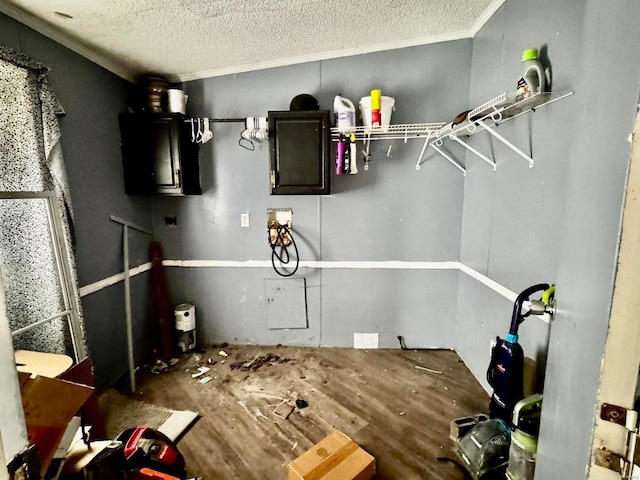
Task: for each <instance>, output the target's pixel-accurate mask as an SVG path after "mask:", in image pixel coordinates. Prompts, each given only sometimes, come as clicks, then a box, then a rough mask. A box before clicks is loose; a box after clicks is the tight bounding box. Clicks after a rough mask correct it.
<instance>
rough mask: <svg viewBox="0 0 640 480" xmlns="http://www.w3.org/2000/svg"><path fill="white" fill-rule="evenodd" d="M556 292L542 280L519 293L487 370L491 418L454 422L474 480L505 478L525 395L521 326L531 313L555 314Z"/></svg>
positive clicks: (454, 434) (461, 455) (454, 431)
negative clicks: (517, 414) (515, 415)
mask: <svg viewBox="0 0 640 480" xmlns="http://www.w3.org/2000/svg"><path fill="white" fill-rule="evenodd" d="M540 291H542V292H543V294H542V298H541V299H540V300H529V297H530V296H531V295H533V294H534V293H536V292H540ZM554 294H555V286H551V287H550V286H549V285H548V284H546V283H540V284H537V285H533V286H531V287H529V288H527V289H526V290H524V291H523V292H522V293H521V294H520V295H518V297H517V298H516V301H515V303H514V305H513V315H512V317H511V326H510V328H509V333H508V334H507V337H506V339H504V340H503V339H501V338H500V337H496V344H495V346H494V347H493V348H492V351H491V362H490V364H489V368H488V370H487V380H488V381H489V384H490V385H491V387H493V394H492V396H491V401H490V403H489V417H490V418H489V419H486V417H485V418H484V419H481V418H476V417H466V418H462V419H458V420H454V421H453V422H452V433H451V435H450V436H451V438H452V440H453V443H454V445H453V447H454V448H453V450H454V452H455V453H456V454H457V456H458V457H459V458H460V459H461V460H462V462H460V465H461V466H462V467H464V469H465V470H466V471H467V472H468V473H469V474H470V476H471V477H472V478H473V479H474V480H494V479H500V480H502V479H504V478H505V471H506V469H507V465H508V464H509V447H510V445H511V436H512V430H513V425H512V416H513V411H514V407H515V406H516V405H518V404H519V402H520V401H521V400H522V399H523V397H524V393H523V390H524V385H523V384H524V353H523V351H522V347H521V346H520V344H519V343H518V327H519V326H520V324H521V323H522V322H523V321H524V319H525V318H526V317H528V316H529V315H542V314H544V313H553V308H552V306H551V303H552V298H553V296H554ZM516 423H519V422H516ZM516 426H517V425H516ZM462 427H464V428H462ZM513 478H516V479H518V480H520V479H519V478H518V477H513ZM524 478H526V477H524Z"/></svg>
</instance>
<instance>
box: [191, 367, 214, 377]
mask: <svg viewBox="0 0 640 480" xmlns="http://www.w3.org/2000/svg"><path fill="white" fill-rule="evenodd" d="M209 370H211V369H210V368H209V367H198V372H197V373H192V374H191V378H198V377H201V376H202V375H204V374H205V373H207V372H208V371H209Z"/></svg>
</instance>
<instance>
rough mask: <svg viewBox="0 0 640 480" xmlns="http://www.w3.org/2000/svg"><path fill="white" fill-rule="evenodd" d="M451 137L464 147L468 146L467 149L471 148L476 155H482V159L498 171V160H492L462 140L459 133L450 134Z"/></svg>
mask: <svg viewBox="0 0 640 480" xmlns="http://www.w3.org/2000/svg"><path fill="white" fill-rule="evenodd" d="M449 138H450V139H451V140H454V141H456V142H458V143H459V144H460V145H462V146H463V147H464V148H466V149H467V150H469V151H470V152H472V153H474V154H475V155H477V156H478V157H480V158H481V159H482V160H484V161H485V162H487V163H488V164H489V165H491V166H492V167H493V171H496V169H497V168H498V167H497V165H496V162H494V161H493V160H491V159H490V158H489V157H487V156H486V155H485V154H484V153H482V152H480V151H478V150H476V149H475V148H473V147H472V146H471V145H469V144H468V143H465V142H463V141H462V140H460V139H459V138H458V136H457V135H449Z"/></svg>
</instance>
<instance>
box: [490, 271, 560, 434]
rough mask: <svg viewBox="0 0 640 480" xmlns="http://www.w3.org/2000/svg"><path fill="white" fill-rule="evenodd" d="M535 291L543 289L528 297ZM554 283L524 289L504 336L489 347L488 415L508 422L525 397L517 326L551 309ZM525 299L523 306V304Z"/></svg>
mask: <svg viewBox="0 0 640 480" xmlns="http://www.w3.org/2000/svg"><path fill="white" fill-rule="evenodd" d="M536 292H544V293H543V295H542V298H541V300H534V301H530V300H529V297H530V296H531V295H533V294H534V293H536ZM554 293H555V286H552V287H550V286H549V285H548V284H546V283H539V284H537V285H533V286H531V287H529V288H527V289H526V290H524V291H523V292H522V293H521V294H520V295H518V297H517V298H516V301H515V303H514V304H513V315H512V316H511V326H510V328H509V333H508V334H507V337H506V338H505V339H502V338H500V337H496V344H495V345H494V347H493V348H492V350H491V362H490V363H489V368H488V369H487V381H488V382H489V385H491V387H492V388H493V394H492V395H491V402H490V403H489V416H490V417H491V418H499V419H502V420H505V421H506V422H509V423H510V422H511V419H512V415H513V407H514V406H515V405H516V403H518V402H519V401H520V400H522V398H523V397H524V393H523V381H524V380H523V375H524V373H523V372H524V353H523V351H522V347H521V346H520V344H519V343H518V328H519V327H520V324H521V323H522V322H523V321H524V319H525V318H526V317H528V316H529V315H531V314H533V315H542V314H543V313H550V312H551V307H550V306H549V304H550V301H551V297H552V296H553V295H554ZM525 302H527V305H526V308H524V310H526V311H525V312H523V306H524V305H525Z"/></svg>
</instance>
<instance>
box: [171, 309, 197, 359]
mask: <svg viewBox="0 0 640 480" xmlns="http://www.w3.org/2000/svg"><path fill="white" fill-rule="evenodd" d="M174 315H175V319H176V331H177V332H176V333H177V345H178V349H179V350H180V351H181V352H182V353H185V352H188V351H189V350H193V349H194V348H195V347H196V307H194V306H193V305H189V304H188V303H181V304H180V305H178V306H177V307H176V308H175V310H174Z"/></svg>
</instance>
